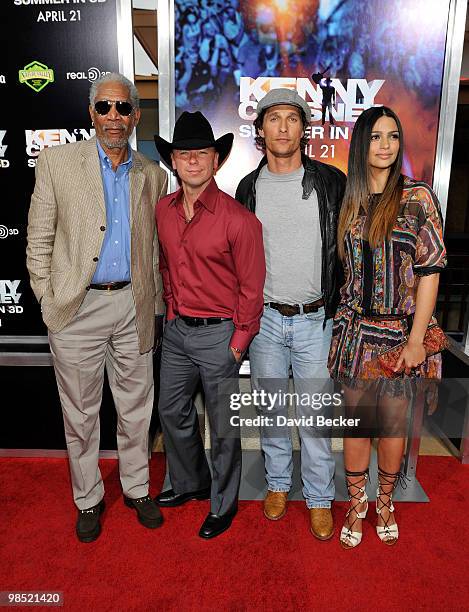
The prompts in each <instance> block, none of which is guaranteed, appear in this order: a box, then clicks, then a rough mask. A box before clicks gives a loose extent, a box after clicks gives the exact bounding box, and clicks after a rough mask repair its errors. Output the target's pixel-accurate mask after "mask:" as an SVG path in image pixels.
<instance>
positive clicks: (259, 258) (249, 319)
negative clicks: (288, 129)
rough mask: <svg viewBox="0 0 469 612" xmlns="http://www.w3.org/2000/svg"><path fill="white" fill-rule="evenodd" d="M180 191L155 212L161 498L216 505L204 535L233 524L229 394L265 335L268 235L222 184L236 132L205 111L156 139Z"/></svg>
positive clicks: (236, 469)
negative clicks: (161, 312) (251, 348)
mask: <svg viewBox="0 0 469 612" xmlns="http://www.w3.org/2000/svg"><path fill="white" fill-rule="evenodd" d="M155 142H156V147H157V149H158V151H159V153H160V155H161V158H162V160H163V161H164V163H165V164H166V165H167V166H168V167H169V168H171V169H172V170H173V171H174V172H175V173H176V175H177V177H178V179H179V182H180V184H181V188H180V189H179V190H178V191H176V192H175V193H172V194H170V195H169V196H166V197H165V198H163V199H162V200H160V202H159V203H158V204H157V207H156V220H157V226H158V233H159V240H160V245H161V253H160V271H161V274H162V277H163V287H164V299H165V301H166V309H167V310H166V314H167V319H168V323H167V325H166V329H165V333H164V339H163V351H162V356H161V388H160V398H159V412H160V418H161V424H162V428H163V434H164V442H165V448H166V454H167V460H168V469H169V476H170V480H171V487H172V488H171V489H170V490H168V491H164V492H163V493H161V494H160V495H158V497H157V498H156V502H157V503H158V504H159V505H160V506H179V505H181V504H183V503H185V502H186V501H188V500H191V499H208V498H210V500H211V502H210V513H209V514H208V516H207V518H206V519H205V521H204V523H203V525H202V527H201V529H200V532H199V535H200V536H201V537H203V538H213V537H215V536H217V535H219V534H220V533H222V532H223V531H225V530H226V529H228V528H229V527H230V525H231V522H232V520H233V517H234V515H235V514H236V510H237V499H238V490H239V482H240V475H241V444H240V439H239V434H238V432H237V431H236V430H235V431H233V428H230V427H229V426H228V423H229V418H230V407H229V398H228V396H229V394H230V393H236V392H238V391H239V388H238V382H237V379H238V371H239V366H240V363H241V359H242V355H243V353H244V352H245V350H246V349H247V347H248V345H249V343H250V342H251V340H252V338H253V337H254V336H255V334H257V332H258V331H259V320H260V317H261V314H262V308H263V295H262V290H263V286H264V278H265V262H264V247H263V243H262V227H261V224H260V222H259V221H258V220H257V219H256V217H255V215H253V214H252V213H250V212H249V211H247V210H246V209H245V208H244V207H243V206H242V205H241V204H239V202H236V200H234V199H233V198H232V197H230V196H229V195H227V194H226V193H224V192H223V191H220V190H219V189H218V187H217V184H216V182H215V180H214V178H213V177H214V175H215V173H216V171H217V169H218V168H219V167H220V166H221V165H222V164H223V162H224V161H225V160H226V158H227V157H228V154H229V152H230V149H231V146H232V143H233V134H225V135H224V136H222V137H221V138H219V139H218V140H215V138H214V136H213V131H212V128H211V126H210V124H209V122H208V121H207V119H206V118H205V117H204V116H203V115H202V113H200V112H195V113H188V112H184V113H183V114H182V115H181V116H180V117H179V119H178V120H177V122H176V125H175V127H174V135H173V142H172V143H170V142H167V141H165V140H163V138H160V137H159V136H155ZM199 379H201V381H202V385H203V388H204V393H205V405H206V408H207V414H208V418H209V422H210V437H211V449H210V452H211V462H212V472H213V476H212V477H211V476H210V470H209V466H208V463H207V460H206V457H205V452H204V445H203V443H202V439H201V436H200V432H199V424H198V418H197V411H196V409H195V407H194V404H193V402H192V395H193V394H194V391H195V388H196V386H197V383H198V381H199Z"/></svg>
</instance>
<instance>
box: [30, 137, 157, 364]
mask: <svg viewBox="0 0 469 612" xmlns="http://www.w3.org/2000/svg"><path fill="white" fill-rule="evenodd" d="M129 182H130V231H131V278H132V292H133V296H134V302H135V308H136V324H137V331H138V337H139V348H140V352H141V353H145V352H147V351H149V350H150V349H151V348H152V346H153V341H154V325H155V314H160V313H163V312H164V303H163V297H162V282H161V276H160V273H159V269H158V237H157V234H156V222H155V206H156V203H157V201H158V200H159V199H160V198H161V197H163V196H164V195H166V191H167V185H168V178H167V174H166V173H165V172H164V171H163V170H162V169H161V168H160V167H159V166H158V165H157V164H156V163H155V162H153V161H150V160H149V159H147V158H146V157H144V156H143V155H142V154H141V153H138V152H137V151H133V166H132V168H131V170H130V176H129ZM105 226H106V206H105V203H104V190H103V182H102V178H101V170H100V162H99V156H98V150H97V147H96V138H95V137H94V138H91V139H90V140H85V141H80V142H76V143H71V144H67V145H62V146H56V147H50V148H47V149H44V150H43V151H42V152H41V153H40V155H39V157H38V160H37V166H36V185H35V188H34V193H33V195H32V197H31V206H30V209H29V216H28V246H27V250H26V255H27V260H26V264H27V267H28V271H29V275H30V280H31V287H32V289H33V291H34V294H35V296H36V298H37V299H38V301H39V302H40V303H41V309H42V316H43V319H44V323H45V324H46V325H47V327H48V328H49V329H50V330H51V331H52V332H58V331H60V330H61V329H63V328H64V327H65V326H66V325H67V323H69V322H70V321H71V320H72V319H73V317H74V316H75V314H76V312H77V310H78V308H79V307H80V304H81V303H82V301H83V299H84V297H85V295H86V291H87V289H86V288H87V287H88V285H89V284H90V283H91V279H92V278H93V275H94V273H95V270H96V266H97V260H96V258H97V257H99V255H100V253H101V246H102V243H103V239H104V230H103V228H105Z"/></svg>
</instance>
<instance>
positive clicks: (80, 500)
mask: <svg viewBox="0 0 469 612" xmlns="http://www.w3.org/2000/svg"><path fill="white" fill-rule="evenodd" d="M89 110H90V116H91V119H92V122H93V123H94V126H95V129H96V137H94V138H92V139H91V140H88V141H82V142H77V143H72V144H67V145H64V146H59V147H53V148H48V149H45V150H44V151H43V152H42V153H41V154H40V155H39V158H38V162H37V166H36V186H35V189H34V193H33V196H32V198H31V208H30V211H29V223H28V248H27V266H28V270H29V274H30V278H31V286H32V289H33V291H34V293H35V295H36V297H37V299H38V301H39V302H40V304H41V310H42V314H43V319H44V322H45V324H46V325H47V327H48V330H49V343H50V347H51V352H52V356H53V360H54V368H55V374H56V379H57V385H58V388H59V394H60V400H61V404H62V410H63V416H64V423H65V436H66V440H67V449H68V455H69V462H70V471H71V479H72V486H73V495H74V500H75V504H76V505H77V507H78V520H77V525H76V532H77V536H78V539H79V540H80V541H82V542H92V541H93V540H95V539H96V538H97V537H98V536H99V534H100V532H101V525H100V514H101V513H102V511H103V509H104V501H103V497H104V486H103V481H102V478H101V474H100V471H99V467H98V454H99V409H100V406H101V397H102V386H103V377H104V367H105V366H106V369H107V373H108V378H109V383H110V386H111V390H112V393H113V397H114V403H115V406H116V411H117V416H118V425H117V446H118V453H119V470H120V479H121V484H122V489H123V493H124V502H125V504H126V505H127V506H129V507H130V508H133V509H135V510H136V511H137V516H138V519H139V521H140V523H142V524H143V525H145V526H146V527H149V528H154V527H158V526H159V525H161V523H162V516H161V514H160V511H159V509H158V507H157V506H156V505H155V503H154V502H153V500H152V499H151V498H150V497H149V495H148V481H149V473H148V428H149V423H150V417H151V412H152V407H153V366H152V349H153V347H154V345H155V342H157V341H158V338H157V336H158V331H159V327H160V326H159V325H156V327H155V316H156V320H157V322H158V321H161V319H162V317H161V316H158V315H161V314H162V313H163V311H164V307H163V301H162V286H161V279H160V276H159V272H158V240H157V235H156V227H155V205H156V202H157V201H158V200H159V198H160V197H162V196H163V195H165V194H166V189H167V175H166V173H165V172H164V171H163V170H161V169H160V168H159V167H158V165H157V164H155V163H154V162H152V161H150V160H148V159H146V158H145V157H144V156H143V155H141V154H140V153H138V152H137V151H134V150H132V149H131V148H130V146H129V144H128V139H129V137H130V135H131V133H132V131H133V129H134V127H135V126H136V125H137V123H138V121H139V118H140V110H139V99H138V92H137V90H136V88H135V86H134V85H133V83H131V82H130V81H129V80H128V79H126V78H125V77H123V76H122V75H120V74H109V75H106V76H105V77H103V78H101V79H100V80H99V81H95V83H93V85H92V86H91V89H90V108H89ZM155 329H156V330H157V333H156V335H155Z"/></svg>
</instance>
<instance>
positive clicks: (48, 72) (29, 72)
mask: <svg viewBox="0 0 469 612" xmlns="http://www.w3.org/2000/svg"><path fill="white" fill-rule="evenodd" d="M18 74H19V79H20V83H25V84H26V85H27V86H28V87H31V89H34V91H35V92H36V93H37V92H39V91H41V90H42V89H44V87H45V86H46V85H47V84H48V83H53V82H54V71H53V70H52V68H48V67H47V66H45V65H44V64H41V62H31V63H30V64H28V65H27V66H25V67H24V68H23V70H19V72H18Z"/></svg>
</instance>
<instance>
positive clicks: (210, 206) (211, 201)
mask: <svg viewBox="0 0 469 612" xmlns="http://www.w3.org/2000/svg"><path fill="white" fill-rule="evenodd" d="M219 191H220V190H219V189H218V185H217V184H216V182H215V179H214V178H213V177H212V180H211V181H210V183H209V184H208V185H207V187H205V189H204V190H203V191H202V193H201V194H200V195H199V197H198V198H197V201H198V202H200V203H201V204H202V206H203V207H204V208H206V209H207V210H208V211H209V212H211V213H214V212H215V206H216V203H217V197H218V192H219ZM182 194H183V190H182V187H180V188H179V189H178V190H177V191H175V192H174V196H173V198H172V200H171V202H170V203H171V204H178V203H179V202H182Z"/></svg>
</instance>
